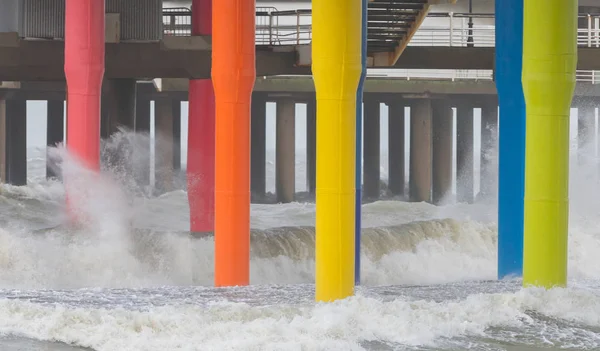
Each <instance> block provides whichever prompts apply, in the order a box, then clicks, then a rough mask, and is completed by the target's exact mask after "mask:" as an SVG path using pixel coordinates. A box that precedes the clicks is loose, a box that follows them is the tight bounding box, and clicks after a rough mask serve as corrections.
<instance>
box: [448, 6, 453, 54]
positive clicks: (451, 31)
mask: <svg viewBox="0 0 600 351" xmlns="http://www.w3.org/2000/svg"><path fill="white" fill-rule="evenodd" d="M449 34H450V47H452V38H453V35H454V12H450V33H449Z"/></svg>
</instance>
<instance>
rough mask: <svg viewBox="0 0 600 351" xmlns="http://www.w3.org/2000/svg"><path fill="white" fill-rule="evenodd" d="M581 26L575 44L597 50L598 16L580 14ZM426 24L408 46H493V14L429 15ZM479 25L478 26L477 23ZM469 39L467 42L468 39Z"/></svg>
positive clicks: (599, 31)
mask: <svg viewBox="0 0 600 351" xmlns="http://www.w3.org/2000/svg"><path fill="white" fill-rule="evenodd" d="M578 17H579V19H580V20H581V19H583V20H584V21H581V22H584V23H585V25H583V26H581V27H580V28H578V29H577V45H578V46H580V47H600V16H598V15H591V14H580V15H579V16H578ZM427 18H428V19H431V20H429V21H430V22H433V21H436V20H437V22H441V23H438V24H436V25H422V26H421V27H420V28H419V29H418V30H417V31H416V32H415V34H414V36H413V37H412V39H411V41H410V43H409V44H408V45H409V46H446V47H467V46H469V44H471V45H472V46H475V47H493V46H495V44H496V38H495V35H496V31H495V26H494V14H476V13H473V14H468V13H452V12H449V13H430V14H429V15H428V16H427ZM469 18H473V22H474V24H473V28H472V29H469V26H468V23H469ZM478 22H479V23H478ZM469 39H471V40H469Z"/></svg>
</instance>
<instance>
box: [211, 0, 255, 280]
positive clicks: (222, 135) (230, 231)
mask: <svg viewBox="0 0 600 351" xmlns="http://www.w3.org/2000/svg"><path fill="white" fill-rule="evenodd" d="M255 6H256V5H255V0H219V1H215V2H214V3H213V8H212V20H213V26H212V30H213V35H212V81H213V87H214V91H215V286H233V285H247V284H248V283H249V280H250V101H251V95H252V88H253V86H254V80H255V78H256V67H255V65H256V56H255V55H256V54H255V47H254V42H255V11H256V10H255Z"/></svg>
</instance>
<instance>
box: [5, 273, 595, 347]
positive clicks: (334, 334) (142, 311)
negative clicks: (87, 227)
mask: <svg viewBox="0 0 600 351" xmlns="http://www.w3.org/2000/svg"><path fill="white" fill-rule="evenodd" d="M439 288H445V289H451V290H452V289H454V290H459V291H470V292H469V295H468V296H467V297H458V298H457V297H451V298H448V297H445V296H444V294H431V291H429V292H428V290H427V289H421V288H419V287H414V288H403V289H399V288H394V287H388V288H380V289H371V290H369V289H367V290H366V291H364V292H360V293H359V294H358V295H357V296H355V297H352V298H349V299H346V300H343V301H337V302H334V303H329V304H315V303H313V302H312V298H313V297H312V289H314V288H313V287H312V286H306V285H299V286H271V287H269V286H264V287H250V288H245V289H239V288H238V289H211V288H206V289H201V288H182V289H174V288H164V289H158V290H138V291H136V290H129V291H119V292H115V291H102V290H85V291H68V292H61V291H57V292H54V293H52V292H38V293H35V294H30V295H29V296H28V297H27V299H29V300H32V301H35V302H31V301H22V299H23V298H22V297H18V296H19V295H21V294H22V292H13V293H8V294H6V295H5V297H9V296H11V294H12V295H17V296H14V297H13V298H10V299H7V298H5V299H2V300H0V316H1V317H0V332H2V333H10V334H13V335H18V336H21V337H27V338H33V339H38V340H47V341H60V342H63V343H67V344H73V345H78V346H83V347H90V348H93V349H95V350H100V351H102V350H123V351H125V350H148V351H151V350H173V349H185V350H225V349H226V350H295V349H297V350H300V349H302V350H304V349H310V350H368V349H380V350H386V349H387V350H395V349H406V348H411V347H416V346H419V347H422V348H425V349H427V348H435V349H452V348H453V347H456V346H457V345H456V343H455V342H454V341H452V340H455V339H457V338H458V339H460V338H470V339H472V344H474V345H478V344H479V345H484V343H483V342H484V341H486V342H487V343H488V344H492V345H494V344H495V345H497V346H500V345H503V344H507V343H508V344H511V343H514V342H515V341H516V340H514V339H512V338H514V337H515V336H516V334H517V333H518V334H519V339H520V341H524V340H526V341H527V342H526V344H529V345H530V346H533V347H554V348H567V347H571V348H577V349H592V348H594V347H598V346H599V345H600V338H599V337H598V335H597V333H596V330H597V328H598V327H600V317H599V316H600V307H599V306H600V296H599V295H598V294H597V293H595V292H591V291H586V290H574V289H569V290H565V289H556V290H550V291H543V290H536V289H524V290H523V289H522V290H518V291H516V292H502V293H489V292H488V291H489V290H496V291H498V290H511V289H515V288H516V284H513V285H509V284H507V283H504V284H501V283H492V282H490V283H472V284H470V283H462V284H455V285H450V286H439ZM428 294H429V295H428ZM7 295H8V296H7ZM32 295H34V296H32ZM398 296H399V297H398ZM540 329H543V330H544V332H543V333H539V332H538V331H539V330H540ZM582 336H585V339H582ZM422 348H421V349H422ZM476 349H478V348H477V347H476Z"/></svg>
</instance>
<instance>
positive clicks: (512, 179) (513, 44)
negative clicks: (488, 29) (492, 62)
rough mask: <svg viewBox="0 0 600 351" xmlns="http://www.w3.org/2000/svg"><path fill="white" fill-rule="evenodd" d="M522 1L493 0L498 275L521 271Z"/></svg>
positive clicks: (522, 161) (523, 127) (522, 188)
mask: <svg viewBox="0 0 600 351" xmlns="http://www.w3.org/2000/svg"><path fill="white" fill-rule="evenodd" d="M522 66H523V0H503V1H496V71H495V80H496V88H497V91H498V104H499V105H500V115H499V161H498V168H499V170H498V278H499V279H502V278H506V277H510V276H521V275H522V274H523V201H524V199H523V198H524V192H525V190H524V189H525V98H524V96H523V86H522V83H521V72H522Z"/></svg>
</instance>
